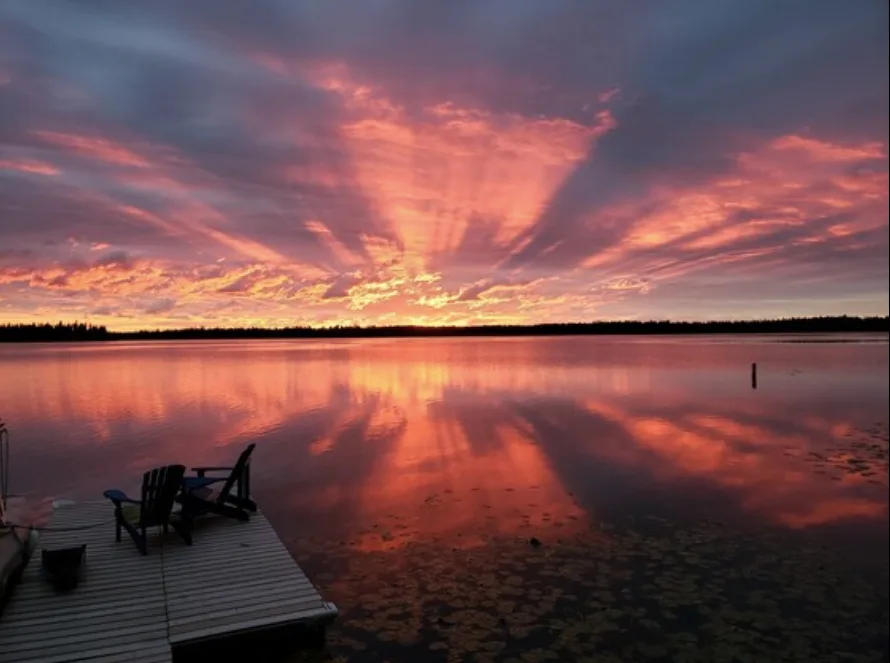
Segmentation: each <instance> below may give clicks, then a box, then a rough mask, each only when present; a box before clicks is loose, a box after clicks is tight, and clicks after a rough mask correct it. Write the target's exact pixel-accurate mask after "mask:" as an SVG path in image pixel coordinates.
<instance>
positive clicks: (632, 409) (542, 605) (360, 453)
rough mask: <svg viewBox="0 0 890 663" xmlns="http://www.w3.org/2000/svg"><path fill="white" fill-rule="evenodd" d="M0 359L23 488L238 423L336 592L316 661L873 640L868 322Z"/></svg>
mask: <svg viewBox="0 0 890 663" xmlns="http://www.w3.org/2000/svg"><path fill="white" fill-rule="evenodd" d="M800 341H805V342H800ZM813 341H819V342H813ZM838 341H854V342H838ZM752 362H756V363H757V365H758V376H757V378H758V379H757V385H756V388H753V386H752V381H751V364H752ZM0 378H2V379H0V416H2V417H3V419H4V420H5V421H6V424H7V426H8V427H9V429H10V432H11V437H12V440H11V442H12V445H11V446H12V453H11V456H12V469H11V484H12V486H11V487H12V490H13V492H16V493H21V494H25V495H28V496H29V498H33V499H34V500H40V499H42V498H49V497H56V498H58V497H65V498H70V499H77V500H81V499H99V498H101V493H102V491H103V490H104V489H105V488H109V487H119V488H124V489H131V490H132V489H135V488H136V487H137V486H138V483H139V480H140V475H141V472H142V471H144V470H145V469H148V468H150V467H152V466H156V465H161V464H166V463H170V462H180V463H183V464H186V465H220V464H222V465H226V464H230V463H231V462H232V461H233V460H234V458H235V457H236V456H237V455H238V453H239V452H240V451H241V449H242V448H243V447H244V445H246V444H247V443H248V442H251V441H253V442H256V443H257V449H256V452H255V454H254V461H253V481H254V494H255V497H256V499H257V501H258V502H259V503H260V505H261V507H262V508H263V510H264V511H265V512H266V514H267V515H268V516H269V519H270V520H271V521H272V523H273V525H274V526H275V528H276V530H277V531H278V533H279V534H280V535H281V536H282V538H283V539H284V540H285V541H286V543H287V545H288V546H289V548H290V550H291V551H292V553H293V555H294V557H295V558H296V559H297V560H298V561H299V562H300V564H301V566H303V568H304V570H306V572H307V573H308V574H309V575H310V577H311V578H312V579H313V580H314V581H315V582H316V584H318V585H319V586H320V587H321V588H322V591H323V594H324V595H325V597H326V598H328V599H330V600H332V601H334V602H335V603H336V604H337V605H338V607H339V608H340V609H341V617H340V619H339V620H338V622H337V625H336V626H335V627H332V629H331V630H330V632H329V638H328V647H327V651H326V652H325V653H323V654H319V656H320V657H321V660H328V657H330V658H332V659H333V660H357V661H387V660H389V661H426V660H429V661H480V662H483V663H484V662H486V661H514V662H515V661H523V662H526V663H533V662H534V661H546V660H554V661H576V660H586V659H589V660H594V658H593V657H596V658H595V660H597V661H601V660H606V661H608V660H616V661H619V660H677V661H679V660H696V661H697V660H701V661H721V660H725V661H748V660H750V661H755V660H756V661H760V660H773V659H781V660H801V661H818V660H825V661H836V660H863V661H866V660H887V656H888V645H887V639H888V464H887V463H888V459H887V453H888V434H887V425H888V419H890V417H888V397H890V393H888V344H887V337H886V335H884V336H877V337H876V336H845V337H813V336H807V337H783V336H772V337H756V336H714V337H705V336H694V337H676V338H664V337H584V338H580V337H563V338H560V337H549V338H494V339H467V338H463V339H377V340H349V341H322V340H281V341H225V342H214V341H201V342H148V343H124V342H121V343H105V344H88V343H81V344H31V345H6V346H0ZM109 510H110V507H109ZM109 536H112V533H111V527H109ZM532 538H534V543H535V545H531V544H530V541H531V540H532ZM539 542H540V545H537V544H538V543H539ZM610 657H611V658H610ZM844 657H847V658H846V659H845V658H844ZM293 660H302V659H301V658H294V659H293ZM313 660H315V659H313Z"/></svg>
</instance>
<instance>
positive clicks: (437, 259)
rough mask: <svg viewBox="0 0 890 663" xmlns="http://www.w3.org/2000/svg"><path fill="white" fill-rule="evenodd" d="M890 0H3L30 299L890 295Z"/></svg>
mask: <svg viewBox="0 0 890 663" xmlns="http://www.w3.org/2000/svg"><path fill="white" fill-rule="evenodd" d="M888 119H890V111H888V3H887V2H886V1H885V0H854V1H853V2H838V1H837V0H825V1H822V0H806V1H803V0H801V1H792V0H788V1H784V2H776V1H775V0H746V1H741V0H735V1H729V0H680V1H676V2H670V3H665V2H656V1H654V0H652V1H644V0H637V1H628V2H605V1H603V2H599V1H594V0H577V1H574V2H568V1H554V0H549V1H546V2H545V1H543V0H541V1H524V0H501V1H494V0H485V1H477V2H469V1H466V0H459V1H452V2H445V1H438V0H435V1H434V0H429V1H421V0H365V1H362V2H359V1H356V2H341V1H337V0H329V1H324V2H323V1H320V0H319V1H316V2H298V1H296V0H277V1H276V0H269V1H262V2H261V1H258V0H253V1H251V2H243V1H241V0H187V1H183V0H152V1H151V2H138V3H137V2H126V1H108V0H103V1H100V0H95V1H86V0H84V1H81V2H52V1H49V0H45V1H40V2H37V1H35V0H3V1H2V2H0V322H12V321H22V322H27V321H46V320H51V321H55V320H59V319H62V320H75V319H77V320H89V321H91V322H94V323H101V324H106V325H108V326H109V327H111V328H114V329H132V328H138V327H183V326H194V325H199V324H207V325H227V326H228V325H241V324H257V325H293V324H341V323H359V324H397V323H414V324H480V323H496V322H511V323H512V322H544V321H563V320H591V319H607V318H608V319H611V318H653V317H655V318H676V319H708V318H746V317H759V316H781V315H810V314H813V315H821V314H840V313H849V314H869V315H870V314H880V315H887V312H888V158H887V155H888Z"/></svg>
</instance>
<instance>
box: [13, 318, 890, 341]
mask: <svg viewBox="0 0 890 663" xmlns="http://www.w3.org/2000/svg"><path fill="white" fill-rule="evenodd" d="M888 331H890V319H888V317H887V316H883V317H878V316H875V317H857V316H846V315H842V316H823V317H810V318H780V319H766V320H714V321H707V322H682V321H671V320H648V321H623V320H616V321H603V322H566V323H546V324H529V325H480V326H468V327H417V326H410V325H396V326H384V327H359V326H339V327H277V328H275V327H270V328H267V327H191V328H186V329H153V330H151V329H146V330H140V331H126V332H115V331H109V330H108V329H107V328H106V327H104V326H102V325H92V324H89V323H82V322H75V323H63V322H59V323H57V324H55V325H52V324H5V325H0V342H7V343H24V342H50V341H126V340H155V339H156V340H165V339H166V340H186V339H250V338H385V337H429V336H570V335H595V334H612V335H617V334H806V333H837V332H846V333H850V332H888Z"/></svg>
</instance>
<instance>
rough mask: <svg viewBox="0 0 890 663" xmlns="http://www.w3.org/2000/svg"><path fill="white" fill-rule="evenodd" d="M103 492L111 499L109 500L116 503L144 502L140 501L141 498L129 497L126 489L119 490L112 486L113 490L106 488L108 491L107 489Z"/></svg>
mask: <svg viewBox="0 0 890 663" xmlns="http://www.w3.org/2000/svg"><path fill="white" fill-rule="evenodd" d="M102 494H103V495H104V496H105V497H106V498H107V499H109V500H111V501H112V502H114V503H115V505H117V504H121V503H123V502H126V503H127V504H142V502H141V501H139V500H134V499H133V498H131V497H128V496H127V494H126V493H125V492H124V491H122V490H118V489H117V488H112V489H111V490H106V491H105V492H104V493H102Z"/></svg>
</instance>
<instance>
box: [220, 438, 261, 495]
mask: <svg viewBox="0 0 890 663" xmlns="http://www.w3.org/2000/svg"><path fill="white" fill-rule="evenodd" d="M255 446H256V443H254V442H251V443H250V444H248V445H247V446H246V447H245V448H244V451H242V452H241V455H240V456H238V462H237V463H235V467H233V468H232V473H231V474H229V478H228V479H226V483H225V484H224V485H223V487H222V490H220V491H219V499H224V498H225V497H227V496H228V494H229V493H230V492H231V491H232V487H233V486H234V485H235V482H236V481H237V480H238V479H239V478H240V477H241V476H242V475H243V474H244V473H246V472H248V471H249V469H248V466H249V465H250V454H252V453H253V448H254V447H255Z"/></svg>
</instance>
